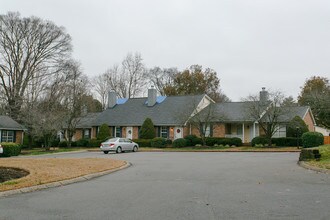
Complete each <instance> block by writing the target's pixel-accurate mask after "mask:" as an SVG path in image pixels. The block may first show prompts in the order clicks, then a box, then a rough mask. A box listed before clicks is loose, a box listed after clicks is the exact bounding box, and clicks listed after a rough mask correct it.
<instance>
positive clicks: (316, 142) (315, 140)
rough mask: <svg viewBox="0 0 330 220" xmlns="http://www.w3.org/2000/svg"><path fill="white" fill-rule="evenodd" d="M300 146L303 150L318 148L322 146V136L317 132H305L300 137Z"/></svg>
mask: <svg viewBox="0 0 330 220" xmlns="http://www.w3.org/2000/svg"><path fill="white" fill-rule="evenodd" d="M301 138H302V145H303V147H304V148H308V147H318V146H320V145H323V144H324V137H323V134H321V133H319V132H306V133H304V134H303V135H302V137H301Z"/></svg>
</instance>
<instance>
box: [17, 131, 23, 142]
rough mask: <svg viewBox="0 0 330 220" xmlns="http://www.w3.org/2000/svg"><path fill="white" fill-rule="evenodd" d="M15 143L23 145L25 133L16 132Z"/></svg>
mask: <svg viewBox="0 0 330 220" xmlns="http://www.w3.org/2000/svg"><path fill="white" fill-rule="evenodd" d="M15 139H16V140H15V143H16V144H22V143H23V131H16V137H15Z"/></svg>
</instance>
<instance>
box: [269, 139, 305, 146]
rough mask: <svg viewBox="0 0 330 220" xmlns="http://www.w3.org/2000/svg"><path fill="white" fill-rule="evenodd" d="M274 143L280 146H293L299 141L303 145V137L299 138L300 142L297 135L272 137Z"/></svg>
mask: <svg viewBox="0 0 330 220" xmlns="http://www.w3.org/2000/svg"><path fill="white" fill-rule="evenodd" d="M272 143H273V144H275V145H276V146H278V147H293V146H297V143H298V145H299V146H301V138H298V142H297V138H295V137H281V138H272Z"/></svg>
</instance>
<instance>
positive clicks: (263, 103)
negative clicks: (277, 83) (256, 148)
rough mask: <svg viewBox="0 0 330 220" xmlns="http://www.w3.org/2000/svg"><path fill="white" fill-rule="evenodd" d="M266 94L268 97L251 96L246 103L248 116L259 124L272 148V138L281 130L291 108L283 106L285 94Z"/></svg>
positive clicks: (276, 92) (277, 92)
mask: <svg viewBox="0 0 330 220" xmlns="http://www.w3.org/2000/svg"><path fill="white" fill-rule="evenodd" d="M263 92H266V91H263ZM266 94H267V95H266V96H262V95H260V96H259V95H250V96H248V97H247V98H246V99H244V101H245V102H246V106H245V107H246V115H247V116H248V117H250V118H252V119H253V120H254V121H255V122H258V124H259V126H260V127H261V129H262V130H263V131H264V133H265V136H266V138H267V139H268V145H269V146H271V145H272V139H271V138H272V136H273V135H274V134H275V132H277V131H278V129H279V128H280V124H281V122H282V120H283V118H285V115H288V114H289V111H290V108H284V106H283V100H284V95H283V93H281V92H279V91H275V92H272V93H268V92H267V93H266Z"/></svg>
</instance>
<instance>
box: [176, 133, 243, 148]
mask: <svg viewBox="0 0 330 220" xmlns="http://www.w3.org/2000/svg"><path fill="white" fill-rule="evenodd" d="M205 142H206V145H207V146H210V147H212V146H214V145H229V146H241V145H242V140H241V139H240V138H217V137H207V138H206V139H205ZM197 144H202V139H201V138H198V137H197V136H195V135H188V136H186V137H185V138H179V139H176V140H174V141H173V147H189V146H196V145H197Z"/></svg>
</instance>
